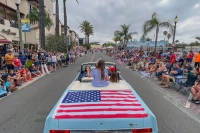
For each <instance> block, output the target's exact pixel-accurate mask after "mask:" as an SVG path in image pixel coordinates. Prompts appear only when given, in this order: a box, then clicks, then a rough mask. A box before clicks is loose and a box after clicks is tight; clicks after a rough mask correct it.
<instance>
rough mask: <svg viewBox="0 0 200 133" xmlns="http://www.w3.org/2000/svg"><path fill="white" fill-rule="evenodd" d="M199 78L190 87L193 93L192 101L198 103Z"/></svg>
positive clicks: (199, 91) (199, 92) (199, 96)
mask: <svg viewBox="0 0 200 133" xmlns="http://www.w3.org/2000/svg"><path fill="white" fill-rule="evenodd" d="M199 83H200V80H197V81H196V82H195V85H194V86H193V87H192V88H191V93H192V95H193V98H192V101H193V102H194V103H196V104H199V103H200V84H199Z"/></svg>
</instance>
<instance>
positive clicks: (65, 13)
mask: <svg viewBox="0 0 200 133" xmlns="http://www.w3.org/2000/svg"><path fill="white" fill-rule="evenodd" d="M66 1H67V0H63V9H64V34H65V37H66V38H67V7H66ZM76 2H77V3H78V0H76ZM67 51H68V46H67Z"/></svg>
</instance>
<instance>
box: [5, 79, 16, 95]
mask: <svg viewBox="0 0 200 133" xmlns="http://www.w3.org/2000/svg"><path fill="white" fill-rule="evenodd" d="M5 86H6V91H7V92H14V91H16V90H18V88H16V87H15V85H14V82H13V81H12V80H11V78H10V76H8V77H7V79H6V83H5Z"/></svg>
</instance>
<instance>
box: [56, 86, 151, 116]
mask: <svg viewBox="0 0 200 133" xmlns="http://www.w3.org/2000/svg"><path fill="white" fill-rule="evenodd" d="M147 116H148V114H147V112H146V111H145V109H144V108H143V107H142V105H141V104H140V103H139V101H138V100H137V98H136V96H134V95H133V93H132V91H131V90H119V91H113V90H94V91H93V90H92V91H70V92H67V94H66V95H65V97H64V99H63V100H62V102H61V103H60V104H59V105H58V107H57V109H56V112H55V113H54V115H53V118H55V119H95V118H145V117H147Z"/></svg>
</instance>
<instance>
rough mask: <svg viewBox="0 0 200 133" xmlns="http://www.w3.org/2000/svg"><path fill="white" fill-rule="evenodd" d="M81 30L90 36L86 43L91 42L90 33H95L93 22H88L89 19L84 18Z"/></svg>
mask: <svg viewBox="0 0 200 133" xmlns="http://www.w3.org/2000/svg"><path fill="white" fill-rule="evenodd" d="M79 27H80V30H81V32H82V33H84V34H85V35H86V37H87V38H88V39H87V42H86V44H89V42H90V41H89V37H90V35H93V34H94V27H93V25H92V24H91V22H88V21H87V20H84V21H83V22H82V23H81V24H80V26H79Z"/></svg>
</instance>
